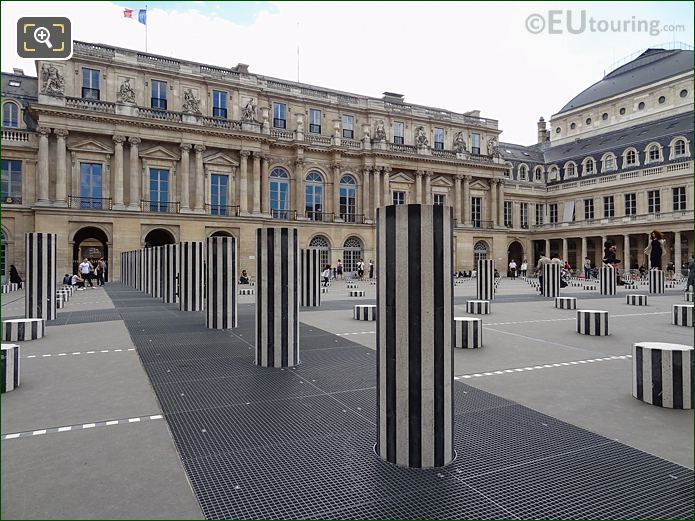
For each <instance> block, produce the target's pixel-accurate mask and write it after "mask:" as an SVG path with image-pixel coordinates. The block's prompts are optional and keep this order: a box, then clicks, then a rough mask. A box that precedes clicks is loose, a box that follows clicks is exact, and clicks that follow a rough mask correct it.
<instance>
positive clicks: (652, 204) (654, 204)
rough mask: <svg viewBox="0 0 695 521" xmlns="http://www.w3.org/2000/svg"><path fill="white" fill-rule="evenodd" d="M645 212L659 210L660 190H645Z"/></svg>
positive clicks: (656, 211)
mask: <svg viewBox="0 0 695 521" xmlns="http://www.w3.org/2000/svg"><path fill="white" fill-rule="evenodd" d="M647 212H649V213H660V212H661V192H660V191H659V190H649V191H648V192H647Z"/></svg>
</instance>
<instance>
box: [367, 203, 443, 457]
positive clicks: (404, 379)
mask: <svg viewBox="0 0 695 521" xmlns="http://www.w3.org/2000/svg"><path fill="white" fill-rule="evenodd" d="M377 237H378V240H377V249H378V253H377V259H378V261H377V270H378V277H377V281H378V287H377V313H378V320H377V336H376V338H377V340H376V353H377V354H376V370H377V373H376V388H377V390H376V410H377V434H376V453H377V454H378V455H379V457H381V458H382V459H383V460H385V461H388V462H390V463H394V464H397V465H400V466H404V467H412V468H431V467H441V466H444V465H446V464H448V463H450V462H451V461H452V460H453V458H454V446H453V445H454V444H453V442H454V435H453V424H454V418H453V376H454V375H453V363H452V362H453V361H452V356H453V349H452V348H453V341H454V339H453V338H452V336H453V329H454V328H453V323H454V309H453V281H452V278H451V273H452V270H453V267H452V265H451V259H452V257H453V255H452V247H453V245H452V211H451V207H448V206H434V205H418V204H409V205H390V206H386V207H383V208H379V210H378V211H377Z"/></svg>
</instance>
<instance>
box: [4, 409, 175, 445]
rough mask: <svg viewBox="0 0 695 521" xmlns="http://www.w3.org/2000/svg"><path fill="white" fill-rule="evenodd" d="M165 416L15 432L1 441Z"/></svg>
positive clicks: (136, 417)
mask: <svg viewBox="0 0 695 521" xmlns="http://www.w3.org/2000/svg"><path fill="white" fill-rule="evenodd" d="M163 418H164V416H163V415H161V414H150V415H146V416H139V417H138V416H135V417H133V418H126V419H122V420H107V421H99V422H94V423H82V424H78V425H66V426H64V427H51V428H46V429H39V430H35V431H25V432H14V433H11V434H3V435H2V437H0V439H2V440H14V439H17V438H27V437H30V436H41V435H44V434H53V433H56V432H74V431H78V430H84V429H94V428H97V429H98V428H99V427H106V426H110V425H122V424H129V423H140V422H146V421H150V420H161V419H163Z"/></svg>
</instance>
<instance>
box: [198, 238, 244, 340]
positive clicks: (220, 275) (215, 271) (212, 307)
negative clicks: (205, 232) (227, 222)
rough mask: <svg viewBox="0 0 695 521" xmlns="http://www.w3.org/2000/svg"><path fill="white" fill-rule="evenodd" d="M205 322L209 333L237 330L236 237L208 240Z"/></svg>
mask: <svg viewBox="0 0 695 521" xmlns="http://www.w3.org/2000/svg"><path fill="white" fill-rule="evenodd" d="M206 265H207V274H206V281H207V293H206V295H205V310H206V311H207V314H206V321H205V325H206V326H207V327H208V328H209V329H231V328H233V327H237V279H238V275H237V246H236V238H234V237H208V240H207V264H206Z"/></svg>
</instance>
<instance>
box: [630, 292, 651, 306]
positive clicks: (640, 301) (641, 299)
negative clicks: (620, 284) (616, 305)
mask: <svg viewBox="0 0 695 521" xmlns="http://www.w3.org/2000/svg"><path fill="white" fill-rule="evenodd" d="M625 303H626V304H628V305H630V306H646V305H647V295H625Z"/></svg>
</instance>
